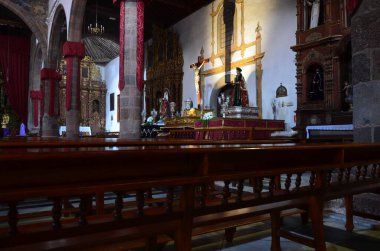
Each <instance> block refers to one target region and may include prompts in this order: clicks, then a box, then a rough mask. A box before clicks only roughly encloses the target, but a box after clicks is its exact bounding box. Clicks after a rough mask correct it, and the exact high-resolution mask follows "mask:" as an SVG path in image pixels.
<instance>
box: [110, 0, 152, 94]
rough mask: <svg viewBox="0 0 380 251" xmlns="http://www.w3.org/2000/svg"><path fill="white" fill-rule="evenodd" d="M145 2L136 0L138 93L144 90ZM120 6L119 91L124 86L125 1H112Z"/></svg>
mask: <svg viewBox="0 0 380 251" xmlns="http://www.w3.org/2000/svg"><path fill="white" fill-rule="evenodd" d="M145 2H146V1H145V0H137V3H136V4H137V6H136V7H137V13H136V14H137V24H136V25H137V48H136V82H137V83H136V84H137V89H139V90H140V91H142V90H143V88H144V79H143V71H144V12H145ZM113 3H114V4H116V5H119V6H120V64H119V90H120V91H122V90H123V89H124V86H125V80H124V57H125V55H124V45H125V38H124V36H125V0H113Z"/></svg>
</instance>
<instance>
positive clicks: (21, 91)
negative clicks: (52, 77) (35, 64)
mask: <svg viewBox="0 0 380 251" xmlns="http://www.w3.org/2000/svg"><path fill="white" fill-rule="evenodd" d="M29 52H30V39H29V38H25V37H16V36H8V35H0V70H1V72H2V73H3V77H4V81H5V93H6V94H7V95H8V98H9V102H10V104H11V106H12V108H13V110H14V111H15V113H16V114H17V116H19V118H20V120H21V122H23V123H24V124H26V122H27V117H28V87H29V58H30V56H29Z"/></svg>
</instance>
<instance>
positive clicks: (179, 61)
mask: <svg viewBox="0 0 380 251" xmlns="http://www.w3.org/2000/svg"><path fill="white" fill-rule="evenodd" d="M146 62H147V80H146V82H145V84H146V87H145V102H146V112H147V114H150V112H151V111H152V110H153V109H156V110H158V109H159V107H160V100H161V99H162V98H163V95H164V89H166V88H167V89H168V90H169V102H175V103H176V105H177V107H176V110H177V111H181V107H182V80H183V55H182V48H181V46H180V44H179V39H178V35H177V34H176V33H174V32H172V31H168V30H163V29H160V28H158V27H153V38H152V41H151V43H149V45H148V53H147V60H146Z"/></svg>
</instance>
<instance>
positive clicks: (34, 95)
mask: <svg viewBox="0 0 380 251" xmlns="http://www.w3.org/2000/svg"><path fill="white" fill-rule="evenodd" d="M30 98H31V99H32V100H33V106H34V107H33V108H34V110H33V125H34V126H35V127H37V126H38V119H39V116H38V113H39V109H38V101H40V100H42V92H41V91H30Z"/></svg>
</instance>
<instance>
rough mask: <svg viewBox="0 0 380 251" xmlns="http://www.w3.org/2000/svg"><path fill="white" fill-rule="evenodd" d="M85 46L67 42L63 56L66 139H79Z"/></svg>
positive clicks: (79, 43)
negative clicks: (82, 65)
mask: <svg viewBox="0 0 380 251" xmlns="http://www.w3.org/2000/svg"><path fill="white" fill-rule="evenodd" d="M84 52H85V49H84V44H83V43H81V42H70V41H68V42H66V43H65V44H64V45H63V55H64V57H65V59H66V137H67V138H71V139H76V138H79V126H80V108H81V105H80V62H81V60H82V58H83V57H84V55H85V53H84Z"/></svg>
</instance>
